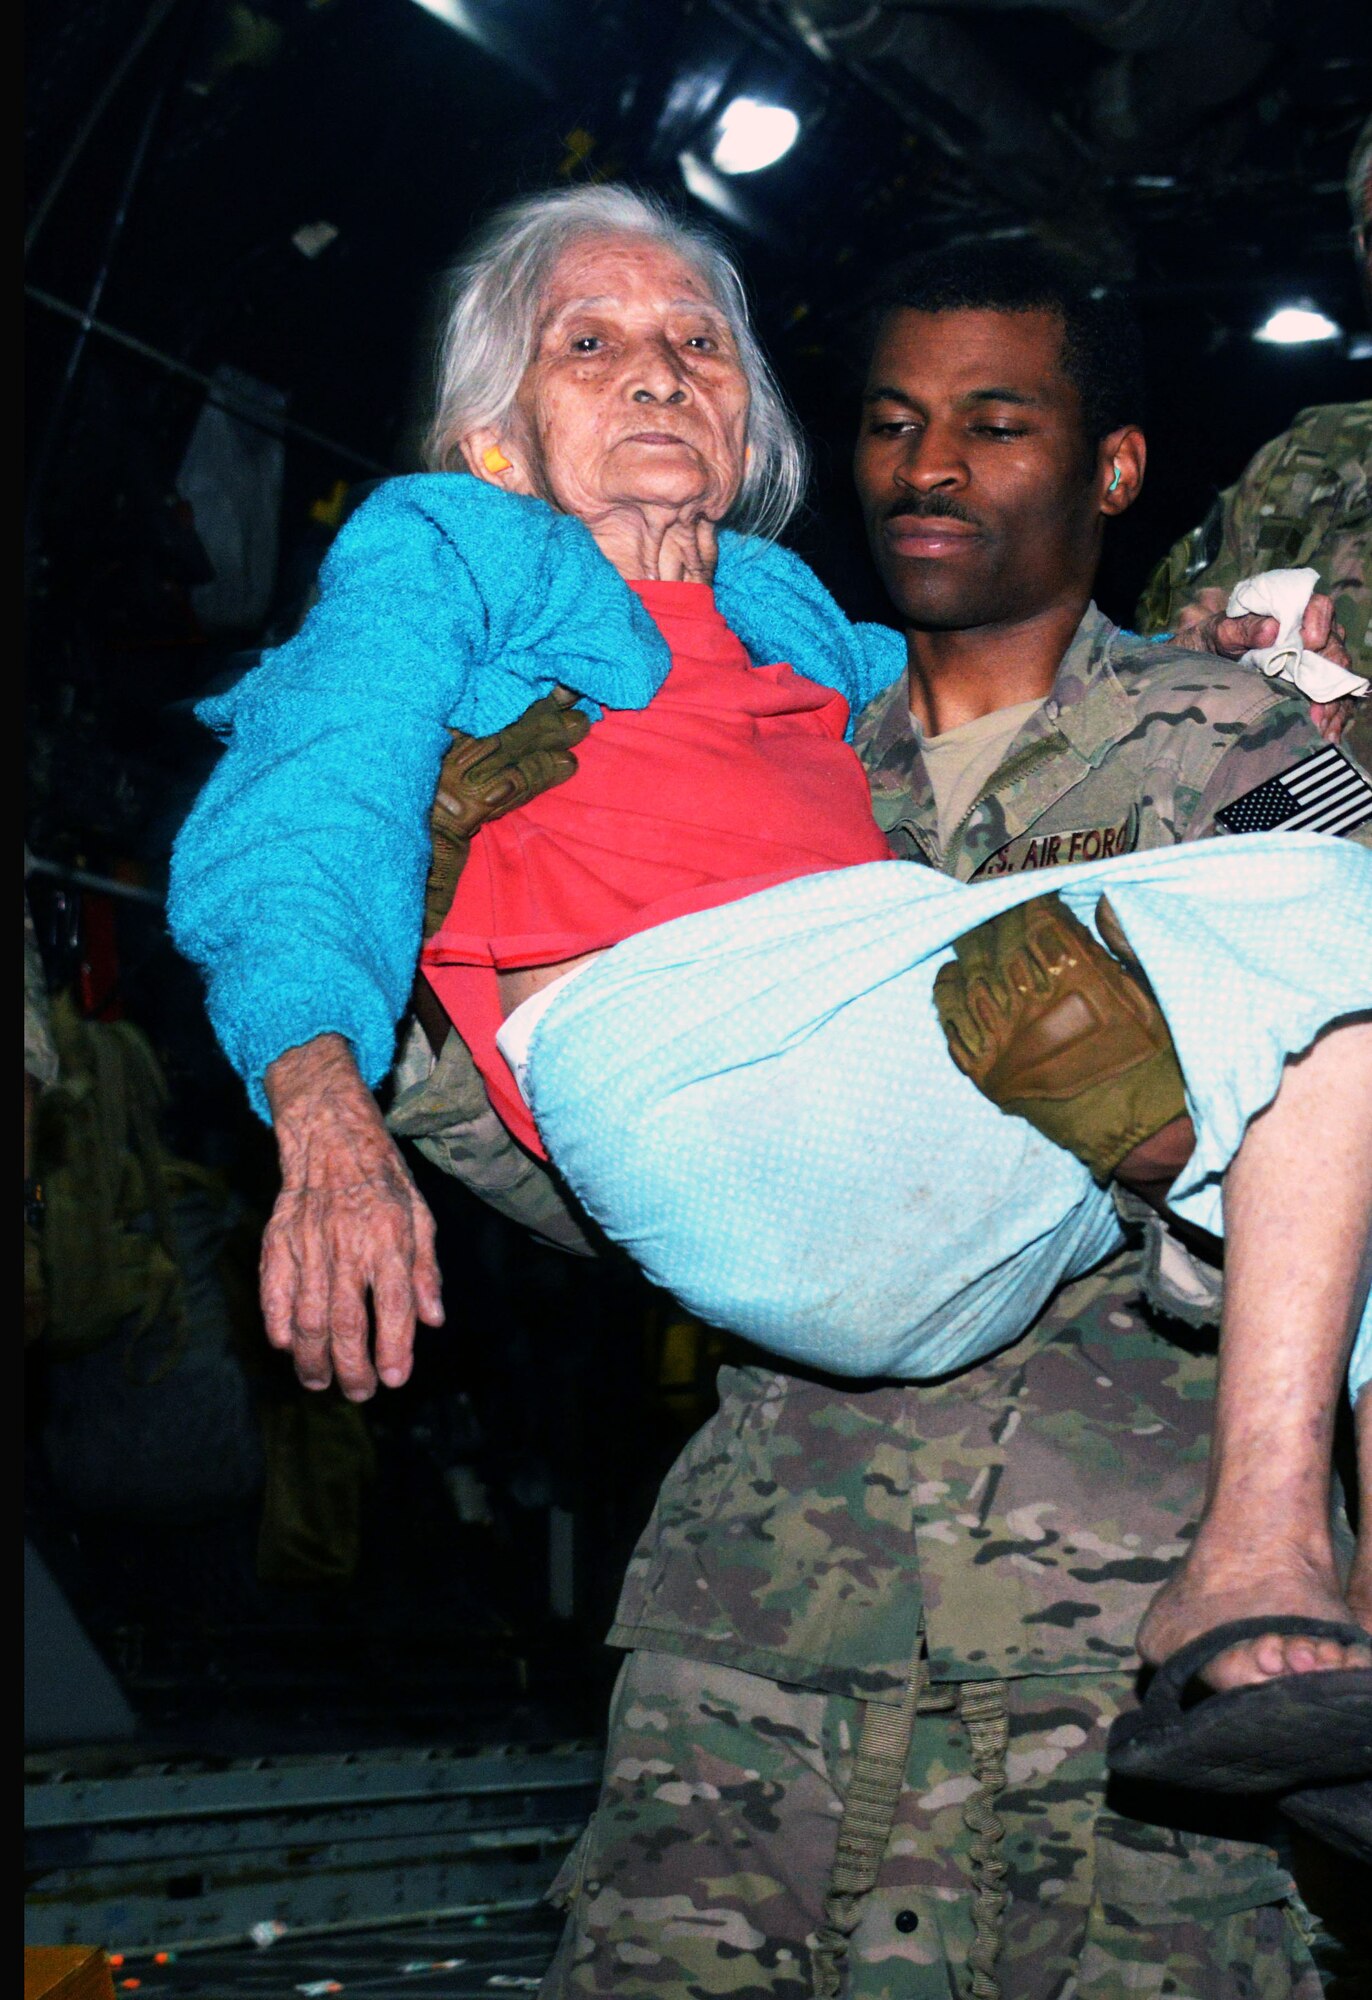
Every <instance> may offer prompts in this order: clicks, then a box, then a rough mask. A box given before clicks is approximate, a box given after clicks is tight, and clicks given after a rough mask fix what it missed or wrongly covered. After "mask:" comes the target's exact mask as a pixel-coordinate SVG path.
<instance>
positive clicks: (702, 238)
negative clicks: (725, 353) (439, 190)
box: [425, 187, 807, 537]
mask: <svg viewBox="0 0 1372 2000" xmlns="http://www.w3.org/2000/svg"><path fill="white" fill-rule="evenodd" d="M593 236H649V237H651V238H652V239H653V241H654V242H657V243H661V244H664V245H665V246H666V247H667V248H668V249H669V250H672V251H674V252H675V253H676V255H677V256H678V257H680V258H681V259H682V261H683V262H684V263H687V264H689V265H690V266H691V268H692V269H693V270H694V271H696V272H698V273H699V275H700V277H701V278H702V279H703V280H704V282H705V285H706V287H707V289H708V291H709V293H710V297H711V299H712V300H713V302H714V304H715V305H716V306H717V307H718V308H719V310H720V311H721V312H722V313H723V314H724V317H725V319H726V320H727V321H728V323H729V328H730V331H731V332H732V334H733V337H734V340H735V343H736V344H737V347H738V353H739V359H740V361H741V362H742V364H743V369H744V373H745V374H746V376H747V378H748V387H749V390H750V392H751V394H750V401H749V407H748V432H747V442H748V445H749V447H750V451H749V456H748V460H747V464H746V467H745V470H744V474H743V482H742V484H741V486H740V488H739V492H738V498H737V499H736V500H735V502H734V504H733V507H732V508H731V510H730V513H729V519H728V525H729V526H730V527H732V528H738V529H740V530H741V531H742V532H743V533H745V534H754V535H766V536H768V537H772V536H775V535H779V534H780V533H781V531H782V529H783V528H784V527H785V526H786V523H787V522H788V521H789V520H790V518H791V516H792V515H793V514H794V513H795V510H796V508H797V507H798V506H799V505H800V501H801V498H802V496H803V494H804V491H805V482H806V473H807V461H806V452H805V445H804V441H803V439H802V437H801V434H800V430H799V428H798V426H797V424H796V422H795V419H794V418H793V417H792V415H791V413H790V411H789V410H788V409H787V407H786V404H785V402H784V400H783V398H782V394H781V391H780V389H779V388H778V386H777V383H776V379H775V377H774V376H773V374H772V371H771V369H770V368H769V367H768V365H767V360H766V357H765V356H764V354H763V352H762V349H761V348H760V347H759V346H758V342H757V336H756V335H755V334H754V332H753V329H752V326H751V324H750V322H749V317H748V302H747V296H746V294H745V292H744V289H743V280H742V278H741V277H740V276H739V273H738V270H737V269H736V267H735V265H734V263H733V261H732V259H731V258H730V257H729V256H728V254H727V252H726V251H725V250H724V249H723V247H722V246H721V245H720V244H719V243H718V242H717V241H716V240H715V238H714V237H713V236H712V235H710V234H709V233H708V232H707V231H706V230H704V229H699V228H696V227H694V226H692V225H691V224H688V223H684V222H681V221H678V219H677V218H676V217H675V216H674V215H672V214H671V213H670V211H669V210H668V209H666V208H665V207H664V206H663V205H662V204H661V203H660V202H657V201H654V200H653V199H652V198H651V196H648V195H643V194H638V193H635V192H634V191H633V190H632V189H630V188H626V187H585V188H569V189H567V190H565V191H559V192H558V193H555V194H540V195H534V196H532V197H530V198H529V199H528V200H525V201H516V202H511V203H510V204H509V206H508V207H506V208H501V209H498V210H497V211H496V213H495V214H494V215H493V216H492V217H491V219H490V220H489V222H488V223H487V224H486V226H485V228H484V229H482V230H481V232H480V233H479V234H478V236H477V237H476V238H475V240H474V242H473V244H472V247H471V249H470V251H469V252H468V254H467V256H466V257H465V258H464V259H463V261H462V262H461V263H460V264H459V265H458V267H457V269H456V271H455V272H454V274H453V281H452V294H451V304H450V306H449V309H448V316H447V320H446V322H445V324H444V328H443V334H442V337H441V340H440V343H439V350H438V398H437V407H436V409H435V412H434V420H433V423H432V425H431V427H430V429H429V434H428V437H427V438H426V440H425V459H426V462H427V463H428V464H429V465H430V466H431V467H432V468H433V469H434V470H435V471H439V472H449V471H454V470H458V469H460V468H461V466H462V463H463V460H462V452H461V440H462V439H463V438H464V437H467V436H469V435H470V434H471V433H472V432H473V431H476V430H484V429H486V428H488V427H489V428H490V429H492V430H495V431H502V430H505V431H508V428H509V424H510V418H511V412H512V410H513V408H514V403H515V398H516V396H517V395H518V393H519V385H520V383H521V382H522V381H523V379H524V372H525V370H526V369H527V368H528V366H529V363H530V361H531V360H532V359H533V355H534V348H535V344H536V342H537V338H538V325H539V316H540V312H541V309H542V302H543V295H544V291H545V289H546V286H547V283H548V279H549V278H550V277H551V275H552V271H553V267H554V266H555V264H556V263H557V261H558V258H559V257H560V256H561V255H562V253H563V251H564V250H566V249H567V248H568V246H569V245H570V244H572V243H575V242H578V241H580V240H584V239H585V238H586V237H593Z"/></svg>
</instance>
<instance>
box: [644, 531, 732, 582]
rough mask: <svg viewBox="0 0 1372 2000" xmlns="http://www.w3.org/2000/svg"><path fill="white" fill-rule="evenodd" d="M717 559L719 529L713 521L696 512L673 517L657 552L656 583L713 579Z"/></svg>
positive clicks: (709, 580)
mask: <svg viewBox="0 0 1372 2000" xmlns="http://www.w3.org/2000/svg"><path fill="white" fill-rule="evenodd" d="M718 561H719V531H718V529H717V528H716V527H715V524H714V522H713V521H707V520H706V519H705V517H704V515H703V514H702V515H697V516H696V518H695V519H694V520H693V521H676V522H673V524H672V526H671V527H670V528H668V530H667V532H666V534H665V535H664V536H663V538H662V547H661V548H660V549H659V550H658V555H657V580H658V582H659V583H713V582H714V580H715V565H716V564H717V563H718Z"/></svg>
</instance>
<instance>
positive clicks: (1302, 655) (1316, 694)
mask: <svg viewBox="0 0 1372 2000" xmlns="http://www.w3.org/2000/svg"><path fill="white" fill-rule="evenodd" d="M1319 580H1320V576H1319V571H1318V570H1314V569H1269V570H1265V571H1264V572H1263V574H1262V575H1261V576H1248V577H1245V578H1244V580H1243V582H1242V583H1236V584H1235V585H1234V588H1233V590H1232V591H1231V592H1230V593H1229V605H1228V611H1229V616H1230V617H1231V618H1242V617H1244V616H1245V615H1246V614H1247V613H1249V612H1257V613H1258V614H1259V615H1260V616H1261V617H1263V618H1275V619H1276V621H1277V624H1278V625H1279V626H1280V628H1281V629H1280V631H1279V632H1278V633H1277V637H1276V641H1275V643H1274V644H1272V645H1270V646H1253V647H1251V648H1250V649H1249V651H1248V652H1246V653H1245V654H1244V656H1243V659H1242V661H1241V663H1240V664H1241V665H1243V666H1245V667H1258V668H1259V669H1260V670H1261V671H1262V672H1263V673H1265V674H1266V675H1267V676H1268V677H1269V679H1271V680H1275V681H1290V682H1291V684H1292V686H1293V687H1296V688H1299V689H1300V691H1301V693H1302V694H1303V695H1305V696H1306V697H1307V698H1308V699H1309V700H1310V701H1338V700H1339V699H1340V698H1341V696H1343V695H1346V694H1353V695H1363V694H1366V693H1367V689H1368V685H1369V684H1368V682H1367V681H1365V680H1364V679H1363V677H1362V675H1361V674H1354V673H1350V672H1349V671H1348V669H1347V667H1337V666H1335V664H1334V662H1333V661H1332V660H1325V659H1321V657H1320V655H1319V654H1318V653H1310V652H1307V651H1306V649H1305V647H1304V646H1302V644H1301V620H1302V618H1303V617H1304V616H1305V607H1306V605H1307V604H1308V603H1309V602H1310V598H1311V595H1312V593H1313V591H1314V588H1315V585H1316V584H1317V583H1318V582H1319Z"/></svg>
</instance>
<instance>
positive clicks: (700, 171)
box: [677, 150, 752, 228]
mask: <svg viewBox="0 0 1372 2000" xmlns="http://www.w3.org/2000/svg"><path fill="white" fill-rule="evenodd" d="M677 165H678V166H679V167H680V169H681V178H682V180H683V181H684V182H685V183H686V187H687V189H688V190H689V192H690V193H691V194H693V195H694V196H695V198H696V200H697V201H703V202H704V203H705V205H706V207H707V208H712V209H714V211H715V213H716V215H722V216H723V217H724V218H725V220H726V221H727V222H736V223H739V224H741V225H742V226H743V227H744V228H747V227H748V226H749V224H750V222H751V220H752V218H751V217H750V215H749V213H748V209H747V206H746V204H745V203H744V202H742V201H741V200H740V199H739V195H738V190H737V189H736V188H732V187H730V185H729V183H728V181H726V180H725V178H724V176H723V175H722V174H717V173H716V172H715V170H714V168H713V167H712V166H711V165H710V162H709V161H708V160H702V159H701V157H700V155H699V153H693V152H691V151H689V150H688V151H686V152H684V153H678V154H677Z"/></svg>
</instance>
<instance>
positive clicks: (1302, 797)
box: [1215, 744, 1372, 833]
mask: <svg viewBox="0 0 1372 2000" xmlns="http://www.w3.org/2000/svg"><path fill="white" fill-rule="evenodd" d="M1215 818H1216V819H1217V820H1218V821H1219V823H1220V825H1221V826H1222V827H1223V828H1224V830H1225V832H1226V833H1270V832H1272V830H1273V829H1274V828H1275V827H1280V828H1281V830H1282V832H1283V833H1351V832H1352V831H1353V829H1354V827H1357V826H1361V825H1362V823H1363V821H1364V820H1366V819H1372V785H1369V784H1368V782H1367V780H1366V778H1364V777H1363V775H1362V773H1361V772H1360V771H1358V770H1356V769H1355V768H1354V766H1353V765H1352V764H1350V763H1349V761H1348V759H1347V758H1346V757H1345V756H1344V755H1343V753H1342V751H1339V750H1336V749H1335V748H1334V746H1333V745H1332V744H1330V745H1329V747H1328V748H1327V749H1324V750H1317V751H1316V753H1315V755H1314V756H1313V757H1307V758H1306V759H1305V762H1304V763H1303V764H1293V765H1292V766H1291V769H1290V770H1289V771H1283V772H1282V774H1281V776H1280V777H1279V778H1269V779H1268V780H1267V783H1266V784H1265V785H1255V786H1254V787H1253V790H1252V791H1251V792H1245V793H1244V794H1243V796H1242V798H1238V799H1235V800H1234V802H1233V804H1232V805H1228V806H1225V808H1224V809H1223V811H1222V812H1217V813H1216V814H1215Z"/></svg>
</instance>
